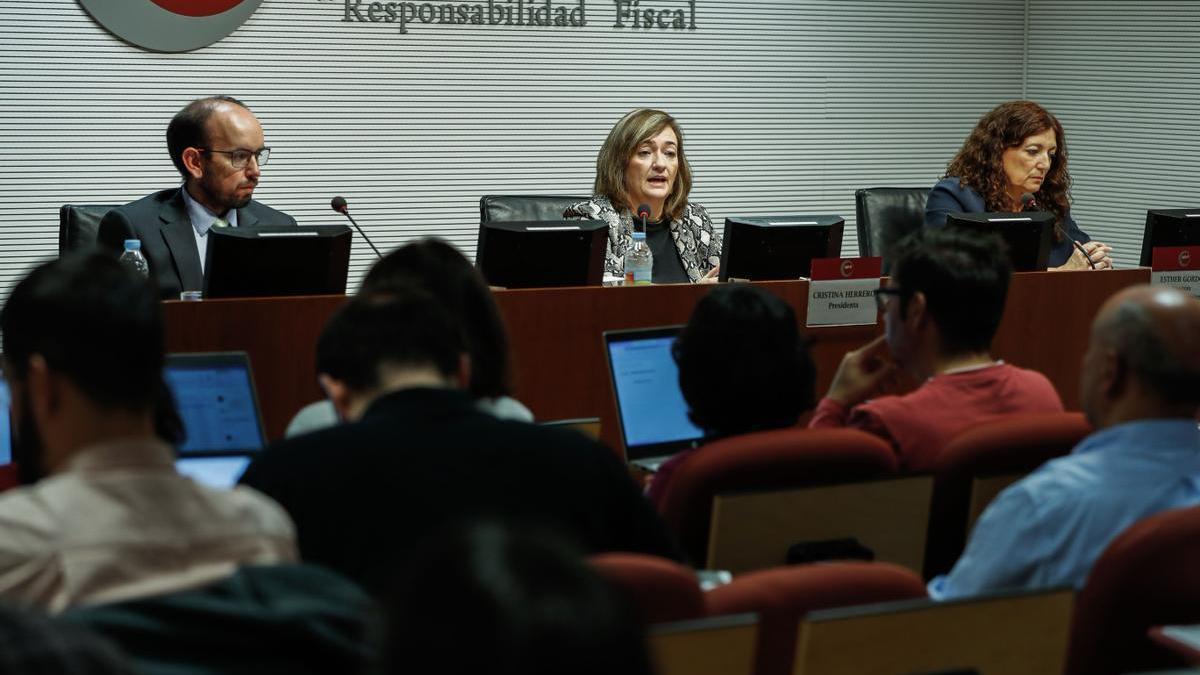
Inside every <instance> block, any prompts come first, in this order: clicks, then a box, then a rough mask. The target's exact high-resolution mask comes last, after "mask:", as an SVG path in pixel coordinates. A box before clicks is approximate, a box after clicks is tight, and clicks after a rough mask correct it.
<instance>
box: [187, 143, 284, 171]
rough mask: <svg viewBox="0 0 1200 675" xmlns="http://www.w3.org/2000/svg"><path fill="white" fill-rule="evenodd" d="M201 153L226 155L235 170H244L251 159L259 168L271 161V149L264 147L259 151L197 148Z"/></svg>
mask: <svg viewBox="0 0 1200 675" xmlns="http://www.w3.org/2000/svg"><path fill="white" fill-rule="evenodd" d="M196 149H197V150H199V151H200V152H208V153H212V154H217V155H226V156H228V157H229V165H230V166H232V167H233V168H235V169H244V168H246V164H247V163H249V162H250V158H251V157H253V158H254V162H255V163H256V164H258V165H259V166H265V165H266V163H267V160H269V159H271V149H270V148H267V147H262V148H259V149H257V150H246V149H244V148H239V149H237V150H214V149H212V148H196Z"/></svg>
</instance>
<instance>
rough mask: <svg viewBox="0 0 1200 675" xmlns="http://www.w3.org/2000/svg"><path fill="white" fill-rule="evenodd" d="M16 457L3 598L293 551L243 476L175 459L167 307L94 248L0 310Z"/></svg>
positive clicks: (143, 589)
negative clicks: (193, 473) (236, 479)
mask: <svg viewBox="0 0 1200 675" xmlns="http://www.w3.org/2000/svg"><path fill="white" fill-rule="evenodd" d="M0 331H3V344H4V372H5V376H6V377H7V378H8V381H9V383H10V386H11V390H12V414H13V422H14V424H13V432H14V437H15V438H14V444H13V459H14V460H15V461H16V463H17V465H18V473H19V475H20V476H21V479H22V482H24V483H27V484H28V485H27V486H26V487H23V488H20V489H16V490H11V491H8V492H5V493H3V494H0V597H3V598H4V599H6V600H8V601H9V602H11V603H14V604H17V605H23V606H35V607H40V608H43V609H47V610H50V611H56V612H57V611H61V610H63V609H65V608H67V607H71V606H75V605H80V604H92V603H99V602H113V601H119V600H126V599H131V598H135V597H142V596H146V595H153V594H157V593H164V592H169V591H172V590H178V589H182V588H188V587H192V586H198V585H201V584H205V583H208V582H211V581H215V580H217V579H221V578H223V577H225V576H227V575H229V574H230V573H232V572H233V571H234V569H235V568H236V567H237V566H238V565H241V564H249V563H258V564H270V563H276V562H286V561H291V560H294V558H295V553H296V549H295V542H294V536H293V530H292V524H291V522H290V521H289V520H288V518H287V515H286V514H285V513H284V512H283V511H282V510H281V509H280V508H279V506H278V505H277V504H275V503H273V502H271V501H270V500H268V499H266V498H265V497H263V496H262V495H260V494H258V493H257V492H254V491H253V490H246V489H238V490H233V491H219V490H212V489H209V488H206V487H203V486H201V485H198V484H196V483H194V482H192V480H191V479H189V478H186V477H184V476H181V475H180V474H178V473H177V472H176V471H175V465H174V459H175V452H174V451H173V450H172V448H171V447H170V446H169V445H168V444H167V443H165V442H163V440H162V439H161V438H160V437H159V434H160V433H165V434H167V435H169V434H171V433H174V432H173V431H172V430H171V429H170V428H168V427H169V425H168V426H167V427H164V426H163V424H162V417H163V406H164V405H167V403H166V402H164V401H163V398H162V391H163V389H162V366H163V360H164V354H163V351H164V347H163V341H164V338H163V317H162V310H161V308H160V306H159V301H158V298H157V297H156V296H155V294H154V292H153V290H152V289H151V288H150V287H149V286H148V285H147V284H146V283H144V281H143V280H142V279H140V278H138V277H137V275H136V274H135V273H133V272H131V271H129V270H126V269H124V268H123V267H122V266H121V265H120V264H119V263H117V262H116V261H115V260H113V259H111V258H109V257H107V256H103V255H100V254H93V255H89V256H78V257H75V256H67V257H64V258H62V259H59V260H56V261H54V262H50V263H46V264H43V265H41V266H39V267H37V268H36V269H35V270H34V271H33V272H32V273H30V274H29V276H28V277H26V278H25V279H24V280H23V281H21V282H20V283H19V284H17V286H16V288H15V289H13V291H12V294H11V295H10V296H9V298H8V301H7V302H6V303H5V304H4V309H3V311H0Z"/></svg>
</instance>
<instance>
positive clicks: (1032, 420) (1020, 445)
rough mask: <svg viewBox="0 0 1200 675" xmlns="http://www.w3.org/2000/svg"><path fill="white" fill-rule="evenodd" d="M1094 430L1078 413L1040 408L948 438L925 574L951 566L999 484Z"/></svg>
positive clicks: (939, 465) (937, 469) (936, 483)
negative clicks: (1052, 411) (1034, 412)
mask: <svg viewBox="0 0 1200 675" xmlns="http://www.w3.org/2000/svg"><path fill="white" fill-rule="evenodd" d="M1091 431H1092V428H1091V425H1089V424H1088V422H1087V420H1086V419H1085V418H1084V416H1083V415H1082V414H1080V413H1038V414H1031V415H1013V416H1011V417H1005V418H1003V419H999V420H995V421H991V422H985V423H983V424H979V425H976V426H974V427H971V428H970V429H968V430H967V431H965V432H963V433H962V434H960V435H958V436H957V437H955V438H954V440H952V441H950V443H949V444H947V445H946V447H945V448H944V449H943V450H942V451H941V453H940V454H939V455H938V457H937V461H936V463H935V465H934V480H933V502H932V505H931V507H930V514H929V537H928V540H927V543H926V547H925V568H924V572H925V577H926V578H927V579H930V578H933V577H934V576H937V575H938V574H945V573H946V572H949V571H950V568H952V567H953V566H954V563H955V561H957V560H958V557H959V556H960V555H962V552H963V547H964V546H965V545H966V541H967V536H968V534H969V533H970V531H971V528H972V527H973V526H974V524H975V520H976V519H978V518H979V516H980V514H982V513H983V510H984V509H985V508H987V505H988V504H990V503H991V501H992V500H993V499H994V498H995V497H996V495H997V494H999V493H1000V491H1001V490H1003V489H1004V488H1006V487H1008V486H1009V485H1010V484H1012V483H1013V482H1015V481H1017V480H1019V479H1020V478H1022V477H1024V476H1025V475H1027V474H1028V473H1030V472H1031V471H1033V470H1034V469H1037V468H1038V467H1039V466H1041V465H1042V464H1045V463H1046V462H1047V461H1049V460H1051V459H1054V458H1055V457H1061V456H1063V455H1066V454H1067V453H1069V452H1070V451H1071V448H1073V447H1075V445H1076V444H1078V443H1079V441H1081V440H1083V438H1084V437H1085V436H1087V435H1088V434H1089V433H1091Z"/></svg>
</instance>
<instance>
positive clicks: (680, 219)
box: [563, 108, 721, 284]
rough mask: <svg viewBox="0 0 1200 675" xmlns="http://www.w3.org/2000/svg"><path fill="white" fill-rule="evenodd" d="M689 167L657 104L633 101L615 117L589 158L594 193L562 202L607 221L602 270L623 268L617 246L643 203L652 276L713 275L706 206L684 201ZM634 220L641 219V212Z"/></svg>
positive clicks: (673, 279)
mask: <svg viewBox="0 0 1200 675" xmlns="http://www.w3.org/2000/svg"><path fill="white" fill-rule="evenodd" d="M691 189H692V168H691V167H690V166H689V165H688V161H687V156H686V155H685V154H684V152H683V132H682V131H680V129H679V123H678V122H676V121H675V118H673V117H671V116H670V115H668V114H667V113H665V112H663V111H661V110H650V109H647V108H641V109H638V110H634V111H633V112H631V113H629V114H628V115H626V116H624V117H622V118H621V120H620V121H619V122H617V124H616V126H614V127H613V128H612V131H610V132H609V133H608V138H607V139H605V141H604V146H603V147H601V148H600V156H599V157H598V158H597V159H596V186H595V196H593V197H592V198H591V199H590V200H588V201H586V202H580V203H579V204H575V205H573V206H571V207H569V208H568V209H567V210H566V211H565V212H564V213H563V217H564V218H586V219H589V220H603V221H604V222H606V223H608V252H607V255H606V256H605V261H604V271H605V274H606V275H607V276H617V277H620V276H624V273H625V252H626V251H627V250H629V248H630V247H632V246H633V227H634V221H635V219H636V217H635V215H634V214H635V213H636V211H637V208H638V207H639V206H641V205H643V204H645V205H647V206H649V207H650V217H649V218H647V219H646V241H647V243H648V244H649V245H650V250H651V251H652V252H653V254H654V271H653V274H652V276H651V279H652V280H653V282H654V283H656V284H662V283H682V282H689V281H692V282H706V281H716V278H717V266H718V265H719V264H720V262H721V235H720V234H719V233H718V232H716V231H715V230H714V229H713V225H712V220H711V219H709V217H708V212H707V211H705V210H704V207H703V206H700V205H699V204H695V203H691V202H688V193H689V192H690V191H691ZM636 220H637V225H638V227H639V228H640V227H641V220H640V219H636Z"/></svg>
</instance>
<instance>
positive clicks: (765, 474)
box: [659, 428, 928, 573]
mask: <svg viewBox="0 0 1200 675" xmlns="http://www.w3.org/2000/svg"><path fill="white" fill-rule="evenodd" d="M896 468H897V462H896V457H895V453H894V452H893V451H892V450H891V448H890V447H889V446H888V445H887V443H885V442H884V441H882V440H881V439H879V438H878V437H876V436H872V435H870V434H867V433H863V432H861V431H856V430H853V429H812V430H809V429H796V428H789V429H780V430H775V431H763V432H758V433H752V434H745V435H742V436H734V437H730V438H725V439H722V440H719V441H716V442H713V443H709V444H708V445H705V446H703V447H701V448H699V449H697V450H696V451H695V452H693V453H692V454H691V455H690V456H689V457H688V458H687V460H686V461H684V462H683V463H681V464H680V465H679V466H678V467H677V468H676V469H675V473H674V475H672V477H671V482H670V483H669V484H668V485H667V488H666V491H665V492H664V493H663V497H662V501H661V503H660V504H659V511H660V512H661V513H662V516H663V519H664V520H665V521H666V522H667V525H668V526H669V527H671V529H672V530H673V531H674V532H675V534H676V536H677V537H678V538H679V541H680V543H681V544H682V545H683V547H684V550H685V551H686V552H687V554H688V556H689V558H690V559H691V560H692V562H693V563H694V564H695V565H697V566H698V567H701V566H709V567H711V566H716V567H719V568H721V569H731V570H733V571H734V573H737V572H739V571H745V570H746V569H761V568H764V567H773V566H776V565H781V564H783V563H784V562H785V558H786V551H787V544H784V545H782V547H774V548H772V550H771V551H770V553H769V559H768V560H766V562H765V564H759V563H758V562H757V561H756V562H755V564H754V565H752V566H751V567H749V568H746V567H742V568H739V567H738V565H730V564H728V563H727V561H726V563H722V562H721V561H716V560H714V559H713V556H711V555H710V548H709V544H710V542H709V536H710V531H711V529H712V525H713V522H714V521H713V517H714V508H713V504H714V498H717V497H718V496H721V495H726V494H738V495H744V494H746V493H766V492H771V491H783V490H790V489H793V488H803V487H812V486H823V485H830V484H845V483H855V482H859V481H870V480H876V479H881V478H888V477H891V476H894V474H895V472H896ZM925 500H926V503H925V508H927V507H928V495H927V494H926V498H925ZM767 508H775V509H778V508H780V507H779V505H777V504H772V505H769V506H768V507H767ZM771 516H778V519H779V520H780V521H791V523H796V524H803V523H806V522H809V523H811V522H814V521H818V520H820V519H822V516H820V515H818V514H815V513H812V512H787V513H777V512H776V513H768V517H767V518H756V519H754V522H753V523H751V524H750V527H751V528H757V527H760V526H761V527H765V526H766V521H767V520H768V519H769V517H771ZM921 529H922V530H923V529H924V522H923V521H922V523H921ZM748 531H749V528H747V529H746V530H743V531H742V534H743V535H746V534H747V533H748ZM766 535H767V533H765V532H755V533H754V537H755V538H754V539H753V541H750V542H749V545H758V544H759V543H761V542H763V541H764V540H765V539H766ZM922 539H923V533H922ZM742 543H746V542H742ZM789 543H794V542H789ZM773 546H774V545H773ZM748 547H749V546H742V547H741V548H743V549H744V548H748ZM775 548H778V550H775ZM919 553H920V552H919V551H918V556H919ZM916 569H918V570H919V569H920V567H919V566H918V567H917V568H916Z"/></svg>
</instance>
